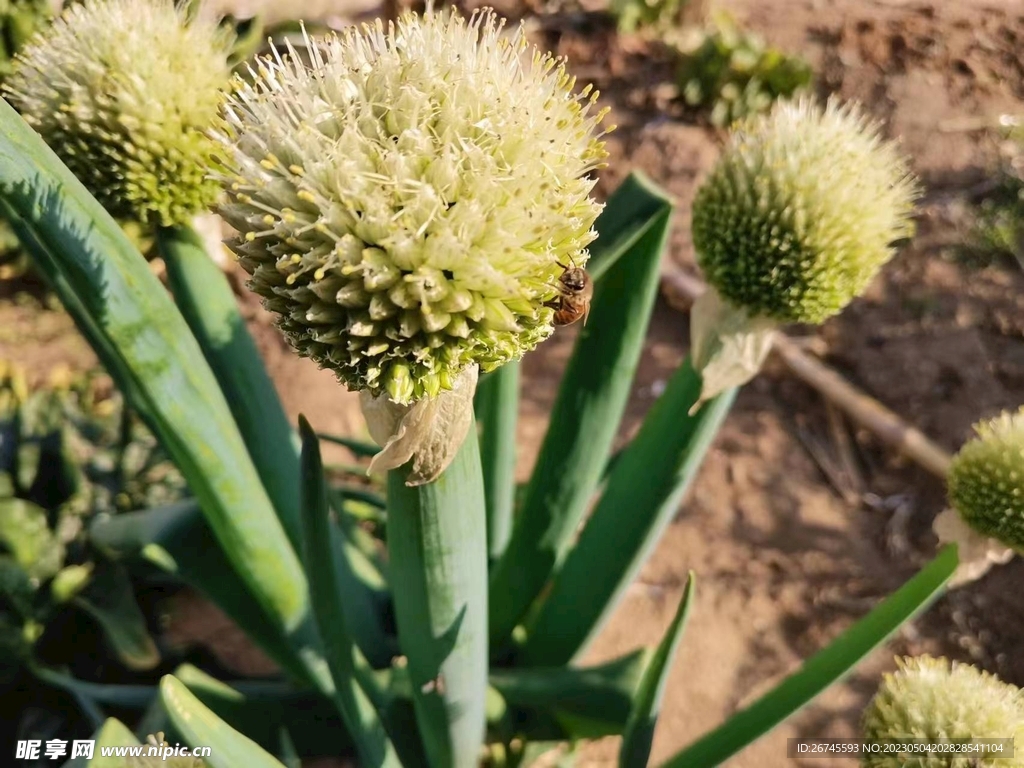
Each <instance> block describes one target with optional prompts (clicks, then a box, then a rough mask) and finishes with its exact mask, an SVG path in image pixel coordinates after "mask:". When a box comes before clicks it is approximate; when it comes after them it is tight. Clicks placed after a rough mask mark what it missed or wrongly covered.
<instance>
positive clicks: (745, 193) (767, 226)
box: [692, 100, 915, 323]
mask: <svg viewBox="0 0 1024 768" xmlns="http://www.w3.org/2000/svg"><path fill="white" fill-rule="evenodd" d="M914 194H915V185H914V182H913V181H912V180H911V178H910V176H909V174H908V172H907V168H906V165H905V163H904V161H903V159H902V158H901V156H900V155H899V153H898V152H897V151H896V149H895V147H894V145H892V144H890V143H885V142H883V141H881V140H880V139H879V137H878V133H877V128H876V127H875V126H873V125H871V124H869V123H868V122H866V121H865V119H864V118H863V117H861V115H860V113H859V112H858V111H857V109H856V108H855V107H852V106H840V105H839V104H838V103H836V102H834V101H830V102H829V103H828V104H827V106H826V107H825V108H824V109H822V108H819V107H817V106H815V105H814V104H813V103H812V102H811V101H809V100H800V101H797V102H792V103H787V102H779V103H777V104H776V105H775V107H774V108H773V110H772V111H771V113H770V114H768V115H762V116H758V117H755V118H751V119H750V120H748V121H746V122H744V123H740V124H739V125H738V126H737V127H736V128H735V130H734V132H733V134H732V136H731V139H730V142H729V144H728V146H727V147H726V149H725V151H724V153H723V154H722V157H721V158H720V159H719V161H718V163H717V165H716V166H715V167H714V169H713V170H712V172H711V174H710V176H709V177H708V178H707V180H706V181H705V182H704V184H703V185H702V186H701V188H700V190H699V191H698V193H697V196H696V199H695V201H694V205H693V221H692V227H693V243H694V246H695V248H696V251H697V260H698V262H699V264H700V267H701V269H702V271H703V272H704V275H705V277H706V278H707V280H708V282H709V283H710V284H711V285H712V286H714V287H715V288H716V289H717V290H718V292H719V293H720V294H721V295H722V296H723V297H724V298H725V299H727V300H728V301H729V302H731V303H732V304H734V305H736V306H737V307H741V308H743V309H745V310H746V311H748V312H749V313H750V314H751V315H754V316H762V317H769V318H772V319H775V320H778V321H781V322H807V323H820V322H822V321H823V320H825V319H826V318H828V317H830V316H832V315H834V314H836V313H837V312H839V311H840V310H841V309H843V308H844V307H845V306H846V305H847V304H848V303H849V302H850V301H851V300H852V299H853V298H854V297H855V296H857V295H859V294H860V293H861V292H863V290H864V289H865V288H866V287H867V285H868V283H869V282H870V281H871V279H872V278H873V277H874V276H875V274H876V273H877V272H878V270H879V269H880V268H881V267H882V265H883V264H885V262H887V261H888V260H889V258H890V257H891V256H892V254H893V249H892V247H891V243H893V241H895V240H898V239H900V238H904V237H907V236H908V235H910V234H911V232H912V223H911V221H910V218H909V216H910V213H911V210H912V208H913V197H914Z"/></svg>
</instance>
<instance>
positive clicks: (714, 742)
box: [662, 544, 959, 768]
mask: <svg viewBox="0 0 1024 768" xmlns="http://www.w3.org/2000/svg"><path fill="white" fill-rule="evenodd" d="M958 562H959V559H958V557H957V550H956V545H955V544H950V545H947V546H946V547H944V548H943V549H942V550H941V551H940V552H939V554H938V555H937V556H936V557H935V558H934V559H933V560H932V561H931V562H930V563H929V564H928V565H926V566H925V567H924V568H922V569H921V570H920V571H918V573H917V575H916V576H914V577H913V578H911V579H910V580H909V581H908V582H907V583H906V584H904V585H903V586H902V587H900V588H899V589H898V590H897V591H896V592H894V593H893V594H891V595H889V596H888V597H887V598H885V599H884V600H883V601H882V602H881V603H880V604H879V605H877V606H876V607H875V608H874V609H873V610H872V611H871V612H870V613H869V614H868V615H867V616H865V617H864V618H863V619H861V620H860V621H858V622H857V623H856V624H854V625H853V626H852V627H850V628H849V629H848V630H846V631H845V632H843V634H841V635H840V636H839V637H837V638H836V639H835V640H833V641H832V642H831V643H829V645H828V646H826V647H825V648H824V649H823V650H821V651H819V652H818V653H817V654H815V655H814V656H812V657H811V658H810V659H808V660H807V661H806V662H804V665H803V666H802V667H801V668H800V669H799V670H798V671H797V672H796V673H795V674H793V675H790V676H789V677H787V678H786V679H785V680H783V681H782V682H781V683H780V684H779V685H777V686H776V687H775V688H774V689H772V690H771V691H769V692H768V693H767V694H765V695H764V696H762V697H761V698H760V699H758V700H757V701H756V702H754V703H753V704H751V705H750V706H749V707H747V708H746V709H744V710H742V711H740V712H737V713H736V714H735V715H733V716H732V717H731V718H729V720H727V721H726V722H725V723H723V724H722V725H720V726H719V727H718V728H716V729H715V730H713V731H711V732H710V733H708V734H706V735H704V736H702V737H701V738H700V739H698V740H697V741H696V742H694V743H693V744H691V745H690V746H688V747H686V748H685V749H684V750H683V751H681V752H679V753H677V754H676V755H675V756H674V757H672V758H670V759H669V760H668V761H667V762H665V763H664V764H663V765H662V768H711V766H716V765H720V764H722V763H723V762H725V761H726V760H727V759H728V758H730V757H731V756H732V755H735V754H736V753H737V752H739V751H740V750H741V749H743V748H744V747H746V746H747V745H749V744H751V743H752V742H754V741H756V740H757V739H758V738H760V737H761V736H763V735H765V734H766V733H768V732H769V731H770V730H772V729H773V728H774V727H775V726H777V725H778V724H779V723H781V722H782V721H783V720H785V719H786V718H787V717H789V716H790V715H792V714H793V713H795V712H796V711H798V710H799V709H800V708H802V707H803V706H804V705H805V704H807V703H808V702H810V701H811V699H813V698H814V697H815V696H817V695H818V694H819V693H821V692H822V691H824V690H825V689H826V688H827V687H828V686H830V685H832V684H833V683H835V682H836V681H838V680H839V679H841V678H842V677H843V676H844V675H846V674H847V673H848V672H849V671H850V670H851V669H852V668H853V666H854V665H855V664H856V663H857V662H859V661H860V660H861V659H862V658H864V656H866V655H867V654H868V653H870V652H871V651H872V650H874V649H875V648H876V647H878V646H879V645H880V644H881V643H883V642H885V640H886V639H887V638H888V637H889V636H890V635H891V634H892V633H893V632H895V631H896V630H897V629H898V628H899V627H900V625H902V624H903V623H904V622H906V621H909V620H910V619H912V618H913V617H914V616H916V615H917V614H919V613H920V612H921V611H923V610H924V609H925V608H927V606H928V605H929V604H931V602H932V601H934V600H935V599H936V598H937V597H938V595H939V593H940V591H941V589H942V587H943V585H944V584H945V583H946V581H947V580H948V579H949V578H950V577H951V576H952V575H953V572H954V571H955V570H956V567H957V564H958Z"/></svg>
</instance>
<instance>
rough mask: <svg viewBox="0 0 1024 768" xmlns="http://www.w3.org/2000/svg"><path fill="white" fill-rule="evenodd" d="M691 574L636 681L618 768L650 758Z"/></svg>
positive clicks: (639, 765)
mask: <svg viewBox="0 0 1024 768" xmlns="http://www.w3.org/2000/svg"><path fill="white" fill-rule="evenodd" d="M693 580H694V576H693V572H692V571H691V572H690V575H689V577H688V578H687V580H686V588H685V590H684V591H683V599H682V600H680V601H679V609H678V610H677V611H676V615H675V618H674V619H672V623H671V624H670V625H669V628H668V631H667V632H666V633H665V637H664V638H663V639H662V641H661V643H659V644H658V648H657V650H656V651H655V652H654V656H653V657H652V658H651V661H650V663H649V664H648V665H647V669H645V670H644V676H643V677H642V678H641V679H640V686H639V687H638V688H637V691H636V697H635V698H634V700H633V709H632V711H631V712H630V713H629V720H628V721H627V722H626V730H625V731H624V732H623V734H622V745H621V747H620V748H619V768H647V760H648V758H650V756H651V743H652V742H653V741H654V725H655V723H656V722H657V720H658V712H659V711H660V710H661V699H662V696H663V695H664V693H665V683H666V681H667V680H668V675H669V671H670V670H671V669H672V662H673V660H674V659H675V655H676V650H677V649H678V647H679V641H680V640H681V639H682V637H683V631H684V630H685V629H686V619H687V617H688V616H689V613H690V604H691V602H692V601H693Z"/></svg>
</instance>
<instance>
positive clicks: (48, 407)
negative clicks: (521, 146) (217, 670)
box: [0, 365, 186, 701]
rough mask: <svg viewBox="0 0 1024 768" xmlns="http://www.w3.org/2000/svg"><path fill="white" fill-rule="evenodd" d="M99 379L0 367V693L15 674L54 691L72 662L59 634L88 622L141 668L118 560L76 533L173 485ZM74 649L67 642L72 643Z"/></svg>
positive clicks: (178, 488)
mask: <svg viewBox="0 0 1024 768" xmlns="http://www.w3.org/2000/svg"><path fill="white" fill-rule="evenodd" d="M105 389H106V390H107V391H106V393H104V391H103V390H104V387H102V379H97V378H96V377H93V376H78V377H71V376H70V375H67V374H59V375H57V377H56V378H55V379H54V380H53V381H52V382H51V383H50V384H48V385H47V386H43V387H35V388H30V387H29V386H28V385H27V384H26V381H25V378H24V376H23V374H22V373H21V372H20V371H18V370H17V369H16V368H13V367H11V366H6V365H0V646H2V647H3V649H4V653H3V654H2V656H0V692H2V695H3V696H4V697H5V698H7V697H12V701H13V700H20V698H21V697H22V696H24V697H27V698H26V700H30V699H31V696H32V695H33V693H32V690H31V688H30V687H27V686H26V685H25V680H26V679H29V678H32V677H34V678H35V680H36V682H37V683H42V684H43V685H56V686H58V687H63V685H62V675H63V673H64V671H65V667H71V666H74V665H75V663H76V659H75V658H74V657H73V655H71V654H69V644H68V643H66V642H61V637H60V636H61V634H62V633H64V632H67V631H69V627H81V626H89V625H90V623H91V627H92V628H93V631H95V632H96V633H98V634H101V635H102V636H104V638H105V640H106V645H107V648H108V650H109V652H110V656H111V657H112V658H115V659H117V661H118V662H119V664H120V665H121V667H122V668H123V669H127V670H134V671H140V670H148V669H151V668H153V667H154V666H155V665H156V664H157V663H158V661H159V658H160V657H159V654H158V652H157V648H156V645H155V644H154V642H153V640H152V639H151V637H150V635H149V631H148V629H147V626H146V621H145V618H144V616H143V613H142V611H141V610H140V608H139V606H138V604H137V602H136V597H135V590H134V587H133V584H132V582H131V580H130V579H129V575H128V572H127V570H126V569H125V567H124V565H123V564H121V563H119V562H116V561H115V560H113V559H111V558H109V557H107V556H105V555H104V554H103V553H102V552H101V551H100V550H98V549H97V547H96V546H95V543H94V542H93V541H92V540H91V539H90V537H89V535H88V527H89V525H90V524H91V523H92V522H93V521H94V520H96V519H100V518H103V517H105V516H109V515H116V514H119V513H121V512H126V511H132V510H138V509H145V508H149V507H154V506H160V505H165V504H169V503H173V502H175V501H177V500H179V499H180V498H181V497H182V496H183V495H184V494H185V490H186V489H185V486H184V481H183V479H182V477H181V475H180V473H179V472H178V471H177V469H176V468H175V467H174V465H173V464H171V463H170V462H169V461H168V460H167V458H166V456H165V455H164V454H163V452H162V450H161V449H160V448H159V446H157V444H156V441H155V440H154V439H153V437H152V435H150V434H149V433H148V431H146V430H145V428H144V427H143V426H142V425H141V423H140V422H139V421H138V419H137V418H135V417H134V416H132V415H130V414H129V413H127V412H126V411H124V410H123V406H122V405H121V399H120V397H119V396H117V395H116V393H110V392H109V382H108V386H107V387H106V388H105ZM77 647H83V645H82V644H81V643H78V644H72V645H71V646H70V649H71V650H72V651H74V650H75V648H77Z"/></svg>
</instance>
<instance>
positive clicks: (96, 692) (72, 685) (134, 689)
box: [30, 665, 156, 709]
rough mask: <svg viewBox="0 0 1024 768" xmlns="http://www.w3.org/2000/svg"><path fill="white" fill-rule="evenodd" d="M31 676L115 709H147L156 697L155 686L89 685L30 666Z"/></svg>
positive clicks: (83, 681) (60, 673)
mask: <svg viewBox="0 0 1024 768" xmlns="http://www.w3.org/2000/svg"><path fill="white" fill-rule="evenodd" d="M30 669H31V671H32V674H33V675H35V676H36V677H37V678H39V679H40V680H42V681H43V682H44V683H46V684H47V685H53V686H56V687H57V688H63V689H64V690H65V691H69V692H74V693H79V694H81V695H82V696H85V697H86V698H89V699H92V700H93V701H95V702H96V703H97V704H106V705H108V706H115V707H127V708H130V709H143V708H145V707H148V706H149V705H150V703H151V702H152V701H153V697H154V696H156V686H155V685H112V684H103V683H90V682H87V681H85V680H78V679H76V678H74V677H71V676H70V675H67V674H64V673H63V672H58V671H56V670H53V669H47V668H46V667H41V666H37V665H30Z"/></svg>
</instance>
